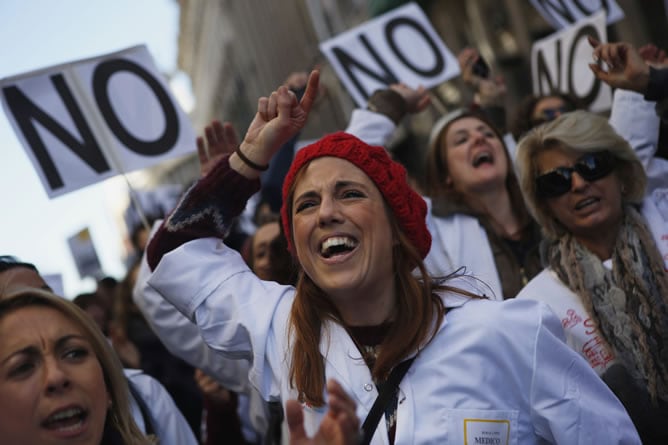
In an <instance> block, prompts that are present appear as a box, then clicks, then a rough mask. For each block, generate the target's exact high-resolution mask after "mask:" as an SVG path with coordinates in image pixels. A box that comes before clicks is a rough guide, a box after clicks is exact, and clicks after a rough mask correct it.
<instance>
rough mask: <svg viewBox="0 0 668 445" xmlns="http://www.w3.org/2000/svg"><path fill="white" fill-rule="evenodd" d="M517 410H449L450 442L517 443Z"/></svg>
mask: <svg viewBox="0 0 668 445" xmlns="http://www.w3.org/2000/svg"><path fill="white" fill-rule="evenodd" d="M518 416H519V411H517V410H467V409H464V410H461V409H451V410H448V443H457V444H463V445H517V443H518V442H517V422H518Z"/></svg>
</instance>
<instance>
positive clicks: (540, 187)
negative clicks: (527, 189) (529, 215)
mask: <svg viewBox="0 0 668 445" xmlns="http://www.w3.org/2000/svg"><path fill="white" fill-rule="evenodd" d="M614 168H615V158H614V156H612V155H611V154H610V153H609V152H607V151H600V152H597V153H587V154H586V155H584V156H582V157H581V158H580V159H578V160H577V162H576V163H575V165H573V166H572V167H557V168H555V169H554V170H552V171H549V172H547V173H544V174H542V175H540V176H537V177H536V191H537V194H538V196H539V197H541V198H556V197H557V196H561V195H563V194H564V193H566V192H568V191H569V190H570V189H571V185H572V176H573V172H577V173H578V175H580V177H582V179H584V180H585V181H587V182H593V181H597V180H599V179H601V178H603V177H605V176H608V175H609V174H610V173H611V172H612V170H613V169H614Z"/></svg>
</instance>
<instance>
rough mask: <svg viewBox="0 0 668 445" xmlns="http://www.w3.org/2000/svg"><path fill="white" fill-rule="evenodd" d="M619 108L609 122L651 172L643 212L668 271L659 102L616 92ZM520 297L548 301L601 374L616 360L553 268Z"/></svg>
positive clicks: (666, 182)
mask: <svg viewBox="0 0 668 445" xmlns="http://www.w3.org/2000/svg"><path fill="white" fill-rule="evenodd" d="M614 104H615V106H614V107H613V113H612V114H611V116H610V123H611V124H612V125H613V127H615V130H616V131H617V132H618V133H619V134H620V135H621V136H623V137H624V138H625V139H626V140H627V141H629V143H630V144H631V146H632V147H633V148H634V150H635V151H636V154H637V155H638V157H639V158H640V160H641V161H642V163H643V165H644V167H645V169H646V171H647V170H649V171H648V187H647V194H646V196H645V199H644V200H643V202H642V204H641V206H640V212H641V214H642V215H643V217H644V218H645V221H646V222H647V224H648V226H649V229H650V232H651V233H652V236H653V238H654V242H655V243H656V246H657V248H658V249H659V252H660V253H661V256H662V257H663V259H664V268H665V269H666V270H668V179H667V178H668V162H667V161H666V160H664V159H658V158H655V157H654V154H655V152H656V143H657V139H658V131H659V128H658V125H659V118H658V117H657V116H656V112H655V109H654V103H653V102H648V101H645V100H644V99H643V97H642V96H641V95H640V94H637V93H632V92H630V91H624V90H617V91H616V92H615V101H614ZM650 174H651V175H652V176H650ZM604 265H606V267H608V268H611V267H612V263H611V261H610V260H608V261H605V262H604ZM517 298H527V299H532V300H537V301H542V302H544V303H547V304H548V305H549V306H550V307H551V308H552V310H553V311H554V313H555V314H556V315H557V317H559V319H561V324H562V326H563V327H564V330H565V332H566V341H567V343H568V344H569V345H570V346H571V347H572V348H573V349H574V350H575V351H577V352H578V353H579V354H580V355H582V356H583V357H584V358H585V359H587V361H589V364H590V365H591V367H592V368H593V369H594V370H595V371H596V372H597V373H598V374H599V375H602V374H603V373H604V372H605V371H606V370H607V369H608V368H609V367H610V366H611V365H612V364H613V363H614V362H615V357H614V354H613V352H612V351H611V350H610V348H609V347H608V346H607V345H606V343H605V341H604V340H603V337H602V335H601V333H600V331H599V330H598V328H597V327H596V325H595V322H594V321H593V320H592V319H591V316H590V314H589V313H588V312H587V310H586V309H585V307H584V305H583V304H582V300H581V299H580V297H579V296H578V295H576V294H575V293H574V292H573V291H572V290H570V289H569V288H568V287H567V286H566V285H565V284H564V283H563V282H562V281H561V280H560V279H559V278H558V277H557V274H556V273H555V272H554V271H553V270H552V269H550V268H547V269H545V270H543V271H542V272H541V273H540V274H538V275H536V276H535V277H534V278H533V279H532V280H531V281H530V282H529V283H528V284H527V285H526V286H525V287H524V289H522V291H521V292H520V293H519V294H518V295H517Z"/></svg>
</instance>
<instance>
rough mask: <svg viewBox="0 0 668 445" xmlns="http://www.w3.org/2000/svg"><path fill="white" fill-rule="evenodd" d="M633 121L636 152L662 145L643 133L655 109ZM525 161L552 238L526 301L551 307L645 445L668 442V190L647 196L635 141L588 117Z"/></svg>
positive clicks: (554, 132) (526, 181)
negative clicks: (544, 266)
mask: <svg viewBox="0 0 668 445" xmlns="http://www.w3.org/2000/svg"><path fill="white" fill-rule="evenodd" d="M626 94H627V95H628V94H634V93H626ZM636 96H637V99H638V100H640V101H641V102H642V100H641V97H640V96H639V95H636ZM625 118H626V120H627V123H619V122H618V128H620V129H621V130H622V131H621V132H622V133H625V131H624V127H628V128H631V129H633V133H632V134H634V135H635V136H634V138H635V140H634V144H635V145H636V146H637V147H639V148H641V149H642V150H647V147H646V144H642V143H640V142H639V140H638V139H639V138H638V136H640V137H643V136H644V138H645V140H648V141H652V140H656V133H654V134H652V132H651V131H638V130H639V129H643V128H644V129H647V122H652V121H654V122H658V118H657V116H656V115H655V114H654V107H653V104H651V103H645V105H643V104H639V106H636V107H634V113H633V114H628V115H626V116H625ZM634 125H635V127H634ZM655 129H656V127H655ZM517 163H518V170H519V173H520V177H521V185H522V191H523V193H524V196H525V198H526V200H527V205H528V206H529V208H530V209H531V211H532V213H533V214H534V216H535V217H536V220H537V221H538V222H539V223H540V224H541V226H542V227H543V230H544V232H545V235H546V238H547V239H546V245H545V250H544V261H545V263H546V264H547V265H548V268H547V269H546V270H545V271H543V272H541V274H539V275H538V276H537V277H536V278H535V279H534V280H532V281H531V282H530V283H529V284H528V285H527V286H526V287H525V288H524V289H523V290H522V292H521V293H520V295H518V298H522V299H524V298H529V299H535V300H540V301H544V302H546V303H548V304H549V305H550V306H551V307H552V309H553V310H554V311H555V313H556V315H557V316H558V317H559V318H560V319H561V322H562V325H563V327H564V328H565V330H566V335H567V341H568V343H569V345H570V346H571V347H573V349H575V350H576V351H577V352H578V353H580V354H581V355H582V356H583V357H585V358H586V359H587V360H588V361H589V363H590V365H591V366H592V368H593V369H594V370H596V372H597V373H598V374H599V375H601V377H602V378H603V379H604V380H605V381H606V382H607V383H608V384H609V386H610V387H611V388H612V389H613V390H614V391H615V393H616V394H617V395H618V397H619V398H620V400H622V402H623V403H624V405H625V406H626V408H627V410H628V411H629V413H630V415H631V417H632V418H633V420H634V422H635V423H636V426H637V427H638V430H639V432H640V434H641V437H642V438H643V442H644V443H666V441H668V433H666V432H665V428H664V425H663V424H664V423H665V418H666V415H668V403H667V402H668V349H666V346H665V345H666V340H668V277H667V276H666V273H665V270H666V269H665V268H666V266H668V262H667V261H666V258H668V256H666V255H667V254H668V240H667V239H666V236H665V235H666V233H668V213H667V212H665V210H666V208H667V207H666V206H667V205H668V189H660V188H657V189H654V190H646V187H645V185H646V174H645V171H644V169H643V165H642V163H641V162H640V160H639V158H638V157H637V155H636V154H635V153H634V151H633V149H632V148H631V146H630V145H629V143H628V142H627V141H626V140H625V139H624V138H623V137H621V136H620V135H619V134H618V133H617V132H615V130H614V129H613V127H612V126H611V125H610V124H609V123H608V121H607V120H606V119H604V118H602V117H600V116H597V115H594V114H591V113H587V112H582V111H576V112H572V113H567V114H565V115H563V116H561V117H559V118H557V119H556V120H555V121H554V122H552V123H549V124H546V125H544V126H542V127H539V128H537V129H535V130H533V131H532V132H530V133H529V134H528V135H527V136H526V137H525V138H524V139H523V140H522V141H520V143H519V145H518V150H517Z"/></svg>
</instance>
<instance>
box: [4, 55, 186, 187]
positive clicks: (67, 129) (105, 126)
mask: <svg viewBox="0 0 668 445" xmlns="http://www.w3.org/2000/svg"><path fill="white" fill-rule="evenodd" d="M0 92H1V98H2V104H3V107H4V109H5V112H6V113H7V116H8V118H9V121H10V123H11V124H12V126H13V128H14V130H15V132H16V134H17V135H18V138H19V140H20V141H21V144H22V145H23V147H24V149H25V150H26V153H27V154H28V157H29V158H30V160H31V162H32V164H33V166H34V167H35V169H36V171H37V173H38V175H39V177H40V180H41V181H42V184H43V186H44V188H45V190H46V192H47V195H48V196H49V197H50V198H53V197H56V196H60V195H63V194H65V193H68V192H71V191H74V190H77V189H79V188H82V187H85V186H87V185H90V184H93V183H96V182H98V181H101V180H104V179H106V178H109V177H111V176H115V175H117V174H119V173H125V172H128V171H132V170H137V169H141V168H146V167H149V166H151V165H154V164H157V163H159V162H161V161H164V160H166V159H171V158H174V157H177V156H182V155H185V154H189V153H192V151H193V148H192V146H193V141H194V139H195V132H194V130H193V129H192V126H191V124H190V122H189V120H188V117H187V115H186V114H185V113H184V112H183V111H182V110H181V109H180V108H179V106H178V104H177V102H176V101H175V99H174V98H173V96H172V95H171V93H170V91H169V88H168V86H167V84H166V82H165V81H164V79H163V76H162V75H161V74H160V72H159V71H158V70H157V68H156V67H155V64H154V63H153V59H152V58H151V55H150V54H149V52H148V49H147V48H146V47H145V46H143V45H142V46H136V47H132V48H128V49H125V50H122V51H119V52H115V53H112V54H107V55H103V56H98V57H94V58H90V59H85V60H79V61H75V62H71V63H68V64H64V65H58V66H54V67H49V68H45V69H42V70H38V71H33V72H30V73H25V74H22V75H18V76H14V77H11V78H5V79H1V80H0Z"/></svg>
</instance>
